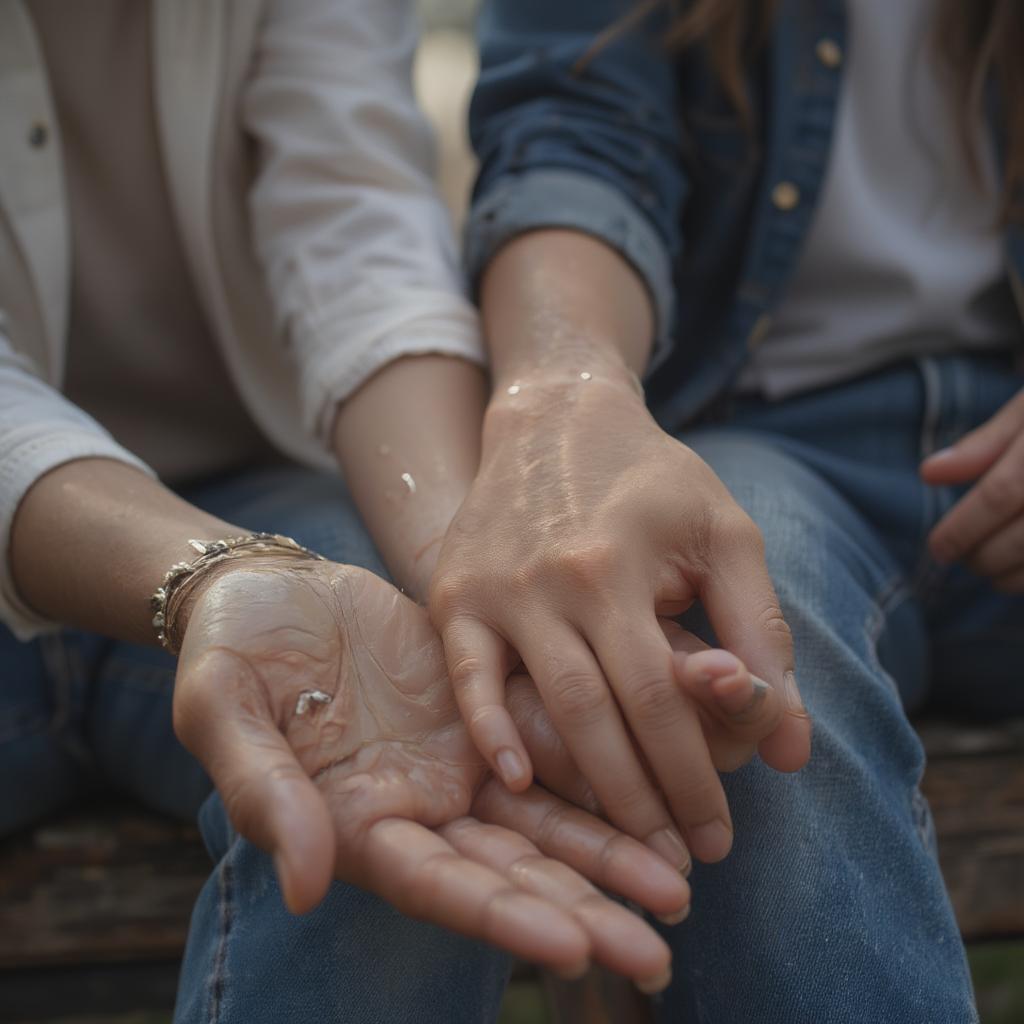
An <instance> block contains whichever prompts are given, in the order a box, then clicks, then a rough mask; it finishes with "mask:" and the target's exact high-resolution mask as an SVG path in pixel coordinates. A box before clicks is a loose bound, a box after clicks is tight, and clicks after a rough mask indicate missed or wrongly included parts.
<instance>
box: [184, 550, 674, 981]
mask: <svg viewBox="0 0 1024 1024" xmlns="http://www.w3.org/2000/svg"><path fill="white" fill-rule="evenodd" d="M174 714H175V727H176V729H177V732H178V735H179V736H180V737H181V739H182V742H183V743H184V744H185V746H186V747H188V748H189V749H190V750H191V751H192V752H193V753H195V754H196V756H197V757H198V758H199V759H200V761H201V762H202V763H203V764H204V766H205V767H206V768H207V770H208V771H209V773H210V775H211V776H212V778H213V780H214V782H215V784H216V786H217V788H218V790H219V791H220V794H221V796H222V798H223V800H224V804H225V807H226V809H227V812H228V814H229V816H230V818H231V821H232V823H233V824H234V826H235V828H236V829H237V830H238V831H239V832H240V833H241V834H243V835H245V836H246V837H248V838H249V839H251V840H252V841H253V842H255V843H256V844H258V845H259V846H261V847H262V848H264V849H265V850H267V851H269V852H270V853H272V854H273V855H274V858H275V862H276V866H277V871H278V876H279V878H280V881H281V888H282V891H283V893H284V898H285V901H286V902H287V904H288V906H289V907H290V908H291V909H292V910H294V911H296V912H301V911H304V910H308V909H310V908H311V907H313V906H315V905H316V904H317V903H318V902H319V901H320V899H321V898H322V897H323V895H324V893H325V891H326V889H327V886H328V884H329V882H330V880H331V879H332V878H340V879H344V880H345V881H348V882H352V883H354V884H356V885H360V886H362V887H364V888H366V889H369V890H371V891H373V892H375V893H377V894H378V895H380V896H382V897H383V898H385V899H387V900H389V901H390V902H391V903H393V904H394V905H395V906H396V907H398V908H399V909H400V910H401V911H403V912H404V913H406V914H409V915H410V916H413V917H418V918H422V919H424V920H427V921H432V922H434V923H436V924H440V925H443V926H445V927H448V928H452V929H454V930H456V931H460V932H462V933H464V934H467V935H470V936H473V937H476V938H481V939H485V940H487V941H489V942H492V943H494V944H496V945H498V946H501V947H502V948H504V949H506V950H509V951H510V952H512V953H514V954H516V955H518V956H522V957H526V958H529V959H533V960H538V961H540V962H542V963H545V964H547V965H550V966H553V967H555V968H556V969H561V970H563V971H569V972H575V971H579V970H581V969H582V968H583V967H584V966H585V965H586V963H587V961H588V960H589V959H590V958H591V957H594V958H595V959H597V960H599V961H601V962H602V963H605V964H606V965H607V966H609V967H611V968H612V969H614V970H616V971H619V972H621V973H624V974H627V975H629V976H630V977H632V978H634V979H637V980H638V981H639V982H645V983H647V984H648V985H649V986H650V985H661V984H662V983H663V981H664V976H665V971H666V969H667V965H668V958H669V954H668V949H667V947H666V946H665V944H664V943H663V942H662V940H661V939H660V938H659V937H658V936H657V935H655V933H654V932H653V931H652V930H651V929H650V928H649V927H648V926H647V925H646V924H645V923H644V922H643V921H642V920H641V919H640V918H638V917H636V916H635V915H633V914H631V913H629V912H628V911H626V910H625V909H624V908H623V907H621V906H619V905H617V904H615V903H613V902H611V901H610V900H608V899H606V898H605V897H603V896H602V895H601V894H600V893H598V891H597V890H596V889H595V888H594V887H593V886H591V885H590V884H589V883H588V882H586V881H585V880H584V878H583V877H581V876H583V875H585V876H587V877H589V878H591V879H592V880H593V881H594V882H596V883H597V884H599V885H600V886H602V887H605V888H609V889H613V890H615V891H617V892H619V893H621V894H623V895H625V896H626V897H627V898H629V899H631V900H633V901H635V902H637V903H640V904H642V905H643V906H645V907H647V908H648V909H650V910H652V911H653V912H655V913H657V914H659V915H662V916H669V917H671V918H675V917H678V916H680V915H681V914H682V913H683V911H684V910H685V907H686V904H687V902H688V889H687V887H686V884H685V882H684V880H683V879H682V878H681V877H680V876H678V875H677V874H675V873H674V872H672V871H671V870H670V869H669V868H668V867H666V866H665V865H664V864H663V863H661V861H660V860H659V859H658V858H657V857H656V856H654V855H653V854H652V853H650V852H649V851H647V850H645V849H644V848H643V847H642V846H640V844H638V843H636V842H634V841H633V840H631V839H629V838H628V837H626V836H623V835H621V834H619V833H617V832H616V831H615V830H614V829H612V828H611V827H610V826H608V825H607V824H605V823H603V822H601V821H598V820H597V819H595V818H593V817H591V816H589V815H587V814H585V813H584V812H582V811H579V810H576V809H573V808H570V807H569V806H568V805H566V804H564V803H563V802H562V801H560V800H559V799H557V798H556V797H554V796H552V795H551V794H549V793H546V792H544V791H543V790H540V789H539V788H537V787H531V788H530V789H528V790H527V791H526V792H524V793H522V794H519V795H512V794H510V793H509V792H508V791H507V790H506V789H505V787H503V786H501V785H500V784H498V783H496V782H494V781H492V780H491V779H490V777H489V774H488V772H487V771H486V767H485V765H484V764H483V763H482V761H481V760H480V758H479V756H478V755H477V753H476V752H475V750H474V749H473V747H472V744H471V743H470V741H469V738H468V736H467V734H466V731H465V729H464V727H463V726H462V724H461V721H460V719H459V716H458V712H457V709H456V707H455V704H454V701H453V700H452V697H451V689H450V686H449V684H448V681H447V677H446V673H445V668H444V660H443V655H442V651H441V645H440V642H439V641H438V639H437V637H436V634H435V633H434V631H433V630H432V628H431V626H430V623H429V621H428V618H427V615H426V612H425V611H424V610H422V609H420V608H418V607H417V606H415V605H414V604H412V602H410V601H408V600H407V599H405V598H404V597H402V596H401V595H400V594H399V593H398V592H397V591H396V590H394V588H392V587H391V586H389V585H388V584H386V583H385V582H383V581H382V580H380V579H378V578H377V577H375V576H373V575H371V574H370V573H366V572H363V571H361V570H357V569H352V568H348V567H343V566H339V565H334V564H332V563H329V562H328V563H325V562H311V561H310V562H306V561H298V560H291V561H287V560H282V561H280V562H278V561H276V560H275V561H271V560H269V559H267V560H261V561H259V562H256V561H252V562H250V563H247V567H245V568H241V567H236V568H234V569H232V570H230V571H228V572H226V573H225V574H223V575H222V576H220V577H218V578H215V579H214V580H213V581H212V582H210V583H209V584H208V585H207V587H206V589H205V590H204V591H203V592H202V594H201V596H200V597H199V598H198V600H197V601H196V602H195V604H194V606H193V608H192V610H191V613H190V616H189V618H188V625H187V629H186V632H185V639H184V643H183V646H182V651H181V656H180V663H179V668H178V678H177V683H176V689H175V707H174ZM560 862H561V863H560Z"/></svg>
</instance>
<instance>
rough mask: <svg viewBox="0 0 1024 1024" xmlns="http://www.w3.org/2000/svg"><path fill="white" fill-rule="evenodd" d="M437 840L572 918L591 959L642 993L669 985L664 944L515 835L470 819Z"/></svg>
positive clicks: (569, 870) (620, 908)
mask: <svg viewBox="0 0 1024 1024" xmlns="http://www.w3.org/2000/svg"><path fill="white" fill-rule="evenodd" d="M440 834H441V835H442V836H443V837H444V838H445V839H447V840H448V842H450V843H451V844H452V846H453V847H454V848H455V850H456V851H457V852H458V853H461V854H462V855H463V856H464V857H466V858H467V859H469V860H472V861H475V862H476V863H478V864H486V865H487V866H488V867H490V868H493V869H494V870H495V871H497V872H498V873H499V874H501V875H503V876H504V877H505V878H507V879H508V880H509V882H511V883H512V884H513V885H515V886H516V888H518V889H521V890H523V891H525V892H530V893H533V894H534V895H535V896H539V897H540V898H541V899H544V900H547V901H548V902H549V903H552V904H554V905H555V906H560V907H562V908H563V909H565V910H566V911H567V912H569V913H570V914H572V916H573V917H574V918H575V919H576V920H577V921H579V923H580V924H581V925H582V926H583V928H584V929H585V931H586V932H587V935H588V936H589V938H590V943H591V947H592V949H593V955H594V958H595V959H596V960H598V961H599V962H600V963H602V964H604V965H605V966H606V967H608V968H609V969H611V970H613V971H616V972H617V973H619V974H624V975H626V977H629V978H633V979H635V980H636V981H637V983H638V984H639V985H640V987H641V988H643V989H644V990H645V991H660V990H661V989H662V988H664V987H665V985H667V984H668V970H669V963H670V962H671V958H672V957H671V953H670V952H669V948H668V946H667V945H666V944H665V942H664V940H663V939H662V938H661V937H660V936H659V935H658V934H657V933H656V932H655V931H654V929H652V928H651V927H650V926H649V925H648V924H647V923H646V922H645V921H644V920H643V919H642V918H641V917H638V916H637V915H636V914H633V913H631V912H630V911H628V910H627V909H626V908H625V907H623V906H621V905H620V904H618V903H615V902H613V901H612V900H610V899H608V898H607V897H606V896H603V895H602V894H601V893H600V892H598V891H597V889H595V888H594V886H593V885H591V884H590V883H589V882H588V881H586V879H584V878H582V877H581V876H580V875H579V874H578V873H577V872H575V871H574V870H573V869H572V868H571V867H569V866H568V865H566V864H563V863H561V862H559V861H557V860H552V859H550V858H548V857H545V856H543V854H541V853H540V852H539V851H538V849H537V847H536V846H534V845H533V843H531V842H530V841H529V840H527V839H525V838H524V837H523V836H521V835H520V834H519V833H517V832H514V831H511V830H509V829H506V828H501V827H499V826H497V825H486V824H483V823H482V822H479V821H475V820H473V819H472V818H460V819H458V820H456V821H453V822H451V823H450V824H448V825H445V826H444V827H443V828H442V829H441V830H440Z"/></svg>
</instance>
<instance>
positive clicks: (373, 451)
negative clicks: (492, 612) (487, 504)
mask: <svg viewBox="0 0 1024 1024" xmlns="http://www.w3.org/2000/svg"><path fill="white" fill-rule="evenodd" d="M417 38H418V25H417V23H416V18H415V13H414V6H413V4H412V3H411V0H353V2H348V3H344V4H339V3H335V2H332V0H277V2H272V3H271V4H269V5H268V11H267V16H266V20H265V24H264V26H263V29H262V31H261V41H260V46H259V53H258V59H257V60H256V62H255V65H254V70H253V74H252V77H251V81H250V83H249V85H248V87H247V90H246V98H245V106H244V109H245V119H246V123H247V125H248V127H249V129H250V131H251V132H252V133H253V135H254V136H255V138H256V139H257V141H258V143H259V151H260V169H259V174H258V176H257V180H256V183H255V187H254V189H253V193H252V216H253V227H254V235H255V239H256V244H257V248H258V250H259V253H260V256H261V258H262V262H263V265H264V267H265V270H266V273H267V278H268V282H269V285H270V291H271V294H272V296H273V299H274V302H275V304H276V306H277V311H278V316H279V319H280V321H281V324H282V326H283V329H284V332H285V335H286V338H287V341H288V344H289V345H290V347H291V349H292V350H293V352H294V353H295V356H296V358H297V361H298V364H299V369H300V375H301V381H302V392H303V401H304V405H305V408H306V419H307V424H308V426H309V427H310V429H311V430H313V431H315V432H316V433H318V434H319V435H320V436H321V438H322V439H323V441H324V443H325V444H327V445H329V446H330V447H331V448H332V449H333V451H334V452H335V454H336V455H337V457H338V460H339V463H340V465H341V467H342V469H343V472H344V473H345V476H346V478H347V481H348V483H349V486H350V489H351V491H352V493H353V496H354V498H355V500H356V503H357V505H358V507H359V509H360V511H361V512H362V514H363V518H364V520H365V522H366V523H367V525H368V526H369V528H370V531H371V533H372V534H373V536H374V539H375V541H376V542H377V545H378V548H379V549H380V551H381V553H382V554H383V556H384V559H385V561H386V563H387V565H388V567H389V568H390V570H391V572H392V575H393V577H394V579H395V580H396V582H397V583H398V584H399V585H401V586H402V587H403V588H405V589H406V590H407V591H408V592H410V593H411V594H413V595H414V596H417V597H420V598H422V597H423V596H425V592H426V582H427V581H428V580H429V578H430V573H431V570H432V566H433V563H434V561H435V560H436V557H437V551H438V547H439V540H440V537H441V535H442V534H443V533H444V530H445V529H446V527H447V525H448V523H449V522H450V520H451V516H452V515H453V514H454V511H455V509H456V508H458V506H459V504H460V503H461V501H462V499H463V497H464V496H465V493H466V490H467V489H468V486H469V482H470V480H471V479H472V476H473V473H474V472H475V469H476V465H477V460H478V451H479V435H480V421H481V418H482V415H483V404H484V397H485V389H484V377H483V373H482V371H481V369H480V367H481V365H482V364H483V361H484V350H483V344H482V341H481V338H480V330H479V324H478V319H477V315H476V312H475V310H474V309H473V307H472V305H471V304H470V303H469V301H468V300H467V298H466V296H465V294H464V292H465V289H464V284H463V279H462V273H461V270H460V268H459V266H458V258H457V255H456V246H455V241H454V238H453V235H452V228H451V223H450V219H449V215H448V211H447V208H446V207H445V205H444V203H443V202H442V200H441V198H440V197H439V195H438V193H437V189H436V186H435V183H434V177H433V171H434V147H433V137H432V133H431V131H430V127H429V125H428V123H427V121H426V119H425V117H424V115H423V114H422V112H421V111H420V110H419V109H418V107H417V105H416V102H415V98H414V95H413V87H412V79H411V66H412V57H413V53H414V50H415V45H416V42H417ZM382 452H383V453H385V454H381V453H382ZM413 488H415V490H413Z"/></svg>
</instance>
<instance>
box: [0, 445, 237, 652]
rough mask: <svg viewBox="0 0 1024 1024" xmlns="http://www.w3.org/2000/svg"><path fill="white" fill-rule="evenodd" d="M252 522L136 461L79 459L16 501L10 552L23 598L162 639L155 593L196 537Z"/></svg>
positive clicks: (121, 634) (133, 635) (70, 617)
mask: <svg viewBox="0 0 1024 1024" xmlns="http://www.w3.org/2000/svg"><path fill="white" fill-rule="evenodd" d="M245 532H246V531H244V530H240V529H239V528H237V527H235V526H232V525H230V524H229V523H226V522H224V521H223V520H221V519H217V518H216V517H215V516H210V515H207V514H206V513H205V512H203V511H201V510H200V509H197V508H195V507H194V506H192V505H190V504H188V502H186V501H183V500H182V499H181V498H179V497H178V496H177V495H175V494H174V493H173V492H172V491H170V490H168V489H167V488H166V487H164V486H163V485H162V484H160V483H159V482H157V481H155V480H153V479H151V478H150V477H148V476H146V474H145V473H142V472H141V471H139V470H138V469H135V468H134V467H132V466H129V465H126V464H125V463H121V462H117V461H115V460H113V459H79V460H76V461H73V462H67V463H64V464H63V465H61V466H58V467H57V468H56V469H54V470H52V471H51V472H49V473H47V474H46V475H45V476H43V477H42V478H40V479H39V480H38V481H37V482H36V483H35V484H34V485H33V486H32V487H31V488H30V489H29V491H28V492H27V493H26V495H25V497H24V498H23V499H22V501H21V503H20V504H19V506H18V511H17V514H16V516H15V519H14V526H13V529H12V531H11V548H10V559H11V569H12V572H13V574H14V581H15V585H16V586H17V588H18V592H19V594H20V595H21V597H22V599H23V600H24V601H25V602H26V603H28V604H29V605H30V606H31V607H33V608H34V609H35V610H36V611H38V612H39V613H40V614H42V615H45V616H46V617H47V618H50V619H53V620H55V621H58V622H62V623H66V624H67V625H69V626H77V627H79V628H82V629H88V630H91V631H93V632H96V633H101V634H103V635H105V636H111V637H116V638H118V639H121V640H129V641H132V642H135V643H155V641H156V631H155V630H154V629H153V625H152V621H151V620H152V612H151V611H150V607H149V598H150V596H151V595H152V594H153V592H154V591H155V590H156V588H157V587H158V586H159V585H160V582H161V580H162V579H163V576H164V573H166V572H167V570H168V569H169V568H170V567H171V565H173V564H174V563H175V562H180V561H191V560H192V559H193V558H195V557H196V553H195V552H194V551H193V550H192V549H191V548H190V547H189V545H188V541H189V539H190V538H197V539H200V540H211V539H218V538H222V537H230V536H237V535H239V534H242V533H245Z"/></svg>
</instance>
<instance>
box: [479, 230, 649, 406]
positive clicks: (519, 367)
mask: <svg viewBox="0 0 1024 1024" xmlns="http://www.w3.org/2000/svg"><path fill="white" fill-rule="evenodd" d="M481 309H482V312H483V318H484V331H485V334H486V336H487V339H488V345H489V348H490V354H491V364H492V373H493V380H494V388H495V392H496V393H499V394H500V393H501V392H502V391H505V390H507V388H509V387H512V386H514V385H515V383H516V381H519V382H520V386H522V382H525V381H528V380H539V381H544V380H554V379H559V378H563V377H566V376H574V377H578V375H579V374H580V373H590V374H591V375H592V376H593V377H595V378H597V377H606V376H609V375H610V376H614V377H615V378H616V379H618V378H620V377H629V376H631V375H632V374H637V375H639V374H641V373H642V372H643V370H644V367H645V366H646V364H647V359H648V356H649V354H650V350H651V344H652V338H653V333H654V315H653V308H652V304H651V300H650V297H649V295H648V293H647V290H646V288H645V287H644V285H643V283H642V281H641V279H640V277H639V276H638V275H637V274H636V273H635V271H634V270H633V269H632V268H631V267H630V265H629V264H628V263H627V262H626V261H625V260H624V259H623V258H622V257H621V256H619V255H618V254H617V253H616V252H615V251H614V250H612V249H611V248H610V247H608V246H607V245H605V244H604V243H603V242H600V241H598V240H597V239H595V238H593V237H591V236H589V235H586V234H583V233H581V232H575V231H564V230H543V231H534V232H530V233H528V234H525V235H522V236H520V237H519V238H516V239H514V240H513V241H512V242H510V243H509V244H508V245H506V246H504V247H503V248H502V249H500V250H499V251H498V253H497V255H496V256H495V257H494V259H493V260H492V261H491V263H490V265H489V267H488V268H487V270H486V272H485V273H484V276H483V279H482V287H481Z"/></svg>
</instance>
